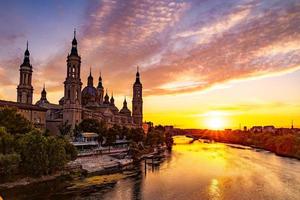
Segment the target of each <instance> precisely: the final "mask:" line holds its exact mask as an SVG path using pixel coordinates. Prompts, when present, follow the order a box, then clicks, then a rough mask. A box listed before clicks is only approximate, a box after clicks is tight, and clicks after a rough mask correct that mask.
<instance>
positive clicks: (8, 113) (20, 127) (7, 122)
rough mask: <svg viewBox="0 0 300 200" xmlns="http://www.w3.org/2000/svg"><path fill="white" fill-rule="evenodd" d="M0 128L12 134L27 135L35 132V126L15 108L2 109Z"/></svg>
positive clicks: (0, 112)
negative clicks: (32, 131)
mask: <svg viewBox="0 0 300 200" xmlns="http://www.w3.org/2000/svg"><path fill="white" fill-rule="evenodd" d="M0 127H5V129H6V131H7V132H8V133H10V134H13V135H16V134H25V133H28V132H29V131H31V130H33V129H34V128H33V125H32V124H31V123H30V121H28V120H27V119H25V118H24V117H23V116H22V115H20V114H19V113H17V110H16V109H14V108H4V109H0Z"/></svg>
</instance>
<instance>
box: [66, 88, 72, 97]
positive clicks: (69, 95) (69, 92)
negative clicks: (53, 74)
mask: <svg viewBox="0 0 300 200" xmlns="http://www.w3.org/2000/svg"><path fill="white" fill-rule="evenodd" d="M67 95H68V99H70V97H71V91H70V89H68V94H67Z"/></svg>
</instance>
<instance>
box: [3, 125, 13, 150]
mask: <svg viewBox="0 0 300 200" xmlns="http://www.w3.org/2000/svg"><path fill="white" fill-rule="evenodd" d="M13 151H14V137H13V136H12V135H10V134H8V133H7V132H6V130H5V128H4V127H0V153H1V154H8V153H12V152H13Z"/></svg>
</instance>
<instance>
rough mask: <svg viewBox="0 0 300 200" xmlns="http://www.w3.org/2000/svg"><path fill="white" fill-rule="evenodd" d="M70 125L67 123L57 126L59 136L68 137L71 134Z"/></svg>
mask: <svg viewBox="0 0 300 200" xmlns="http://www.w3.org/2000/svg"><path fill="white" fill-rule="evenodd" d="M71 129H72V125H71V124H69V123H68V121H66V122H64V123H63V124H60V125H59V126H58V130H59V133H60V135H61V136H68V135H70V133H71Z"/></svg>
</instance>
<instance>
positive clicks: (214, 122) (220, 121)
mask: <svg viewBox="0 0 300 200" xmlns="http://www.w3.org/2000/svg"><path fill="white" fill-rule="evenodd" d="M225 116H226V113H223V112H217V111H210V112H208V113H206V114H205V117H206V120H205V121H206V122H205V123H206V126H207V127H208V128H209V129H213V130H220V129H224V127H225V121H226V120H225Z"/></svg>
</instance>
